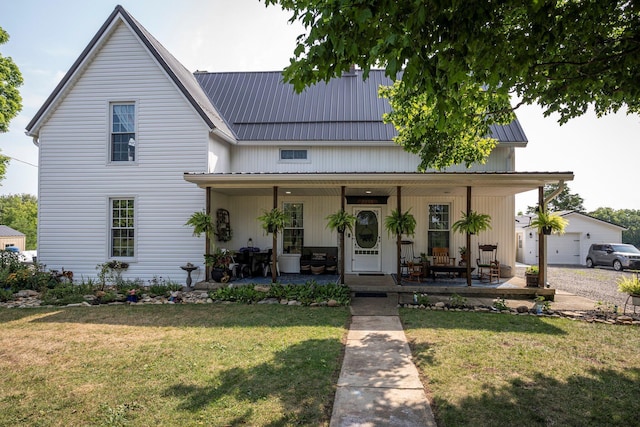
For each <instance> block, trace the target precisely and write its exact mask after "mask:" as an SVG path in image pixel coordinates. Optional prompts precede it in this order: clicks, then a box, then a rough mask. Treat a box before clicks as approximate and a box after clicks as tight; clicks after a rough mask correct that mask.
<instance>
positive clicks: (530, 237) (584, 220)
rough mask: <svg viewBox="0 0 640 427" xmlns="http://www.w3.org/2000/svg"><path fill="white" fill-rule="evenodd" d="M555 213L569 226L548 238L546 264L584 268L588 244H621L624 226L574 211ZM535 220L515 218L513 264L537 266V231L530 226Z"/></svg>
mask: <svg viewBox="0 0 640 427" xmlns="http://www.w3.org/2000/svg"><path fill="white" fill-rule="evenodd" d="M556 213H557V214H558V215H560V216H562V217H563V218H564V219H566V220H567V221H568V222H569V224H568V225H567V228H566V229H565V233H564V234H552V235H550V236H547V245H546V247H547V263H548V264H556V265H558V264H564V265H585V262H586V261H585V260H586V257H587V252H588V251H589V246H591V244H593V243H622V232H623V231H624V230H626V228H625V227H622V226H620V225H617V224H613V223H611V222H607V221H603V220H600V219H597V218H594V217H592V216H589V215H587V214H584V213H580V212H576V211H560V212H556ZM535 217H536V215H534V214H531V215H520V216H517V217H516V221H515V228H516V261H517V262H519V263H522V264H527V265H536V264H538V232H537V230H536V228H535V227H532V226H531V225H530V224H531V221H532V220H533V219H535Z"/></svg>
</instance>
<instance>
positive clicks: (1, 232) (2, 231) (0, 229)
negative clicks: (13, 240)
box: [0, 225, 25, 237]
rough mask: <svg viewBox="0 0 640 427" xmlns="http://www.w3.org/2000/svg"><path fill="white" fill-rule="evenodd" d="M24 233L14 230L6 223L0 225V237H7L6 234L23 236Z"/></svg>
mask: <svg viewBox="0 0 640 427" xmlns="http://www.w3.org/2000/svg"><path fill="white" fill-rule="evenodd" d="M24 235H25V234H24V233H21V232H19V231H18V230H14V229H13V228H11V227H9V226H8V225H0V236H2V237H8V236H12V237H13V236H16V237H23V236H24Z"/></svg>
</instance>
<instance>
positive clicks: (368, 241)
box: [351, 206, 382, 272]
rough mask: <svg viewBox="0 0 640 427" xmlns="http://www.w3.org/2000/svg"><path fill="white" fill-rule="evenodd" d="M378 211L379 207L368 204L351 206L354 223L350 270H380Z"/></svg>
mask: <svg viewBox="0 0 640 427" xmlns="http://www.w3.org/2000/svg"><path fill="white" fill-rule="evenodd" d="M380 212H381V210H380V208H374V207H369V206H367V207H354V208H353V215H354V216H355V217H356V225H355V229H354V238H353V239H352V241H353V246H352V255H351V270H352V271H369V272H379V271H380V270H381V259H382V254H381V251H380V247H381V246H380V244H381V238H380V229H381V228H380V226H381V224H380Z"/></svg>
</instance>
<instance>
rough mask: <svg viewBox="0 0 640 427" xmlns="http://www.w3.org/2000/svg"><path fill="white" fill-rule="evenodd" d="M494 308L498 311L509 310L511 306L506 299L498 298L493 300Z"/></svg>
mask: <svg viewBox="0 0 640 427" xmlns="http://www.w3.org/2000/svg"><path fill="white" fill-rule="evenodd" d="M493 308H495V309H496V310H498V311H503V310H509V306H508V305H507V302H506V301H505V299H504V298H496V299H495V300H493Z"/></svg>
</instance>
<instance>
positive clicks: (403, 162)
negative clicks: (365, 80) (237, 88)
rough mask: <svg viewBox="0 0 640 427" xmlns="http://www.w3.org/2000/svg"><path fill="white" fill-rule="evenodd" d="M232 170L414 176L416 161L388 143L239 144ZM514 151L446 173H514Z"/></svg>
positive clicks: (504, 149) (500, 149)
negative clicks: (287, 156) (295, 158)
mask: <svg viewBox="0 0 640 427" xmlns="http://www.w3.org/2000/svg"><path fill="white" fill-rule="evenodd" d="M281 148H285V149H291V148H295V149H306V150H308V156H309V158H308V160H307V161H301V162H282V161H280V149H281ZM231 155H232V161H231V169H232V170H233V171H235V172H245V173H251V172H253V173H259V172H272V173H278V172H281V173H282V172H285V173H293V172H297V173H305V172H309V173H316V172H372V171H376V172H416V170H417V168H418V165H419V164H420V160H419V158H418V157H417V156H416V155H414V154H411V153H407V152H406V151H404V150H403V149H402V147H400V146H397V145H392V144H389V143H381V145H380V146H372V145H366V146H357V145H334V146H329V145H313V146H311V145H310V144H309V143H306V144H305V142H301V143H300V144H291V143H289V142H287V145H281V146H274V145H246V144H243V143H242V142H240V143H239V144H238V145H237V146H234V147H233V148H232V149H231ZM513 158H514V156H513V148H510V147H496V149H494V151H493V152H492V153H491V154H490V155H489V157H488V159H487V161H486V163H484V164H474V165H472V166H471V167H470V168H468V169H467V168H466V166H465V165H457V166H452V167H450V168H447V169H445V170H444V171H446V172H510V171H513V170H514V167H515V164H514V160H513Z"/></svg>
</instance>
